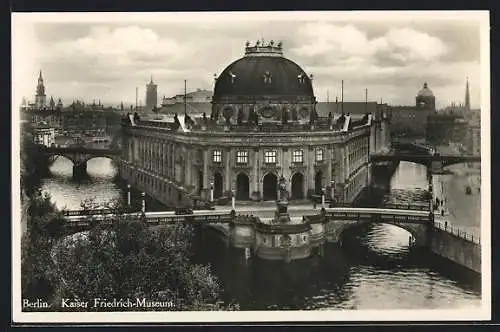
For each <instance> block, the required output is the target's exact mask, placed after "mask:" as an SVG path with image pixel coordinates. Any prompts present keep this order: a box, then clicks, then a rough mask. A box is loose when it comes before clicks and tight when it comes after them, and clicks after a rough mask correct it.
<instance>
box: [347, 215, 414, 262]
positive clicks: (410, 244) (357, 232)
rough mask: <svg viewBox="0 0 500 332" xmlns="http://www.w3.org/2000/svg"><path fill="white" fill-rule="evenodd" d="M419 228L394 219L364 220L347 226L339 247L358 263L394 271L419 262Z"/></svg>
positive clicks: (350, 259)
mask: <svg viewBox="0 0 500 332" xmlns="http://www.w3.org/2000/svg"><path fill="white" fill-rule="evenodd" d="M417 233H418V232H415V231H414V230H412V229H409V228H407V227H401V225H394V224H392V223H372V222H364V223H359V224H356V225H352V226H350V227H347V228H345V229H344V230H343V231H342V233H341V234H340V243H339V245H338V247H339V249H340V250H341V252H342V253H343V255H344V256H346V257H347V258H348V259H349V261H351V262H356V263H358V264H357V265H361V266H367V267H368V269H369V268H370V267H377V268H378V269H383V270H388V271H395V270H398V269H399V268H401V267H402V266H408V265H412V264H414V263H416V260H415V258H416V257H418V255H417V256H416V255H414V254H415V253H416V252H420V253H421V251H420V250H418V251H415V249H416V248H418V247H417V246H416V245H415V244H414V241H415V240H414V239H416V238H417V237H418V234H417Z"/></svg>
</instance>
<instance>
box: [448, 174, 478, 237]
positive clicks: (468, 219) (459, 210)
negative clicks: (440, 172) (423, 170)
mask: <svg viewBox="0 0 500 332" xmlns="http://www.w3.org/2000/svg"><path fill="white" fill-rule="evenodd" d="M449 169H450V171H451V174H450V175H448V176H446V177H445V182H444V184H443V186H444V194H445V196H446V203H447V211H448V214H447V215H446V216H445V218H444V219H445V220H447V221H448V222H449V224H450V225H453V226H457V227H459V228H460V229H462V230H464V231H466V232H468V233H471V234H473V235H474V236H477V237H479V236H480V235H481V190H480V188H481V178H480V170H478V169H475V168H469V167H467V166H466V165H455V166H454V167H450V168H449ZM467 187H470V188H471V191H470V194H467V192H466V190H467V189H466V188H467Z"/></svg>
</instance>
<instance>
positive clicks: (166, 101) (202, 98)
mask: <svg viewBox="0 0 500 332" xmlns="http://www.w3.org/2000/svg"><path fill="white" fill-rule="evenodd" d="M212 94H213V93H212V91H210V90H205V89H203V90H202V89H196V91H192V92H188V93H186V102H187V103H210V102H211V100H212ZM183 103H184V95H183V94H178V95H175V96H173V97H170V98H167V97H165V96H164V97H163V100H162V103H161V105H162V106H170V105H175V104H183Z"/></svg>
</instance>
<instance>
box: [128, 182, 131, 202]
mask: <svg viewBox="0 0 500 332" xmlns="http://www.w3.org/2000/svg"><path fill="white" fill-rule="evenodd" d="M130 187H131V186H130V184H127V206H129V207H130Z"/></svg>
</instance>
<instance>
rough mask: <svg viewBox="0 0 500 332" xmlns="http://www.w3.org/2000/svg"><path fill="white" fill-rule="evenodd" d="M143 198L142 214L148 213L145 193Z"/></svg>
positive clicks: (142, 194) (142, 195)
mask: <svg viewBox="0 0 500 332" xmlns="http://www.w3.org/2000/svg"><path fill="white" fill-rule="evenodd" d="M141 197H142V209H141V211H142V213H146V193H145V192H142V193H141Z"/></svg>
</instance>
